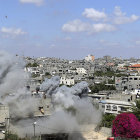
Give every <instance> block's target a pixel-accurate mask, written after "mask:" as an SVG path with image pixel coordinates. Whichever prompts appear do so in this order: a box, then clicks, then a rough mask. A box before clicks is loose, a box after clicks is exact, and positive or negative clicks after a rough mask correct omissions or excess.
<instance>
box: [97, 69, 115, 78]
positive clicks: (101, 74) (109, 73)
mask: <svg viewBox="0 0 140 140" xmlns="http://www.w3.org/2000/svg"><path fill="white" fill-rule="evenodd" d="M94 76H101V77H103V76H107V77H112V76H115V72H114V71H110V70H108V71H107V72H103V71H96V72H95V73H94Z"/></svg>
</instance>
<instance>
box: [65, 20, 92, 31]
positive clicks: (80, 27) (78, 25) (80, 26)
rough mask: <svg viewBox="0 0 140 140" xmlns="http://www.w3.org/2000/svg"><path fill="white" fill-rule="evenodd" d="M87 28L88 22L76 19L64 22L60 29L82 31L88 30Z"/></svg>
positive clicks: (88, 26)
mask: <svg viewBox="0 0 140 140" xmlns="http://www.w3.org/2000/svg"><path fill="white" fill-rule="evenodd" d="M89 28H90V24H88V23H84V22H82V21H81V20H79V19H77V20H74V21H71V22H68V23H66V24H64V25H63V27H62V30H63V31H64V32H84V31H87V30H89Z"/></svg>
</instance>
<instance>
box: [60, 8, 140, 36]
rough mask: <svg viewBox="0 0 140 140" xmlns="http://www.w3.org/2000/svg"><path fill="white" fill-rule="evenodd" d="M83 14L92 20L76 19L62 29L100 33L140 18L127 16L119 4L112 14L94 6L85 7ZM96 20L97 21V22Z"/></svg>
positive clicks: (114, 29)
mask: <svg viewBox="0 0 140 140" xmlns="http://www.w3.org/2000/svg"><path fill="white" fill-rule="evenodd" d="M82 15H83V16H84V17H86V18H88V19H92V20H93V23H92V21H87V22H83V21H82V20H80V19H76V20H73V21H70V22H67V23H65V24H63V26H62V30H63V31H64V32H72V33H76V32H87V33H90V34H92V33H100V32H112V31H116V30H117V28H118V26H117V25H121V24H127V23H131V22H134V21H137V20H138V19H139V16H137V15H135V14H132V15H131V16H129V17H128V16H126V13H124V12H122V11H121V8H120V7H119V6H116V7H115V8H114V13H111V14H110V15H107V14H105V13H104V12H101V11H97V10H95V9H94V8H85V10H84V12H83V13H82ZM95 22H96V23H95Z"/></svg>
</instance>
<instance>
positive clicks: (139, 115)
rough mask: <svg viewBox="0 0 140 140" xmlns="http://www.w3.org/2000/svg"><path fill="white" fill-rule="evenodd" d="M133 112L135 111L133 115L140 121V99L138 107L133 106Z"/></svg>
mask: <svg viewBox="0 0 140 140" xmlns="http://www.w3.org/2000/svg"><path fill="white" fill-rule="evenodd" d="M132 111H133V114H134V115H135V116H136V117H137V118H138V120H139V121H140V99H139V100H136V106H133V108H132Z"/></svg>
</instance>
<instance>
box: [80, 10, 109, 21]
mask: <svg viewBox="0 0 140 140" xmlns="http://www.w3.org/2000/svg"><path fill="white" fill-rule="evenodd" d="M82 15H83V16H84V17H86V18H89V19H92V20H94V21H99V20H102V19H106V18H107V15H106V14H105V13H104V12H100V11H97V10H95V9H94V8H85V11H84V12H83V13H82Z"/></svg>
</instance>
